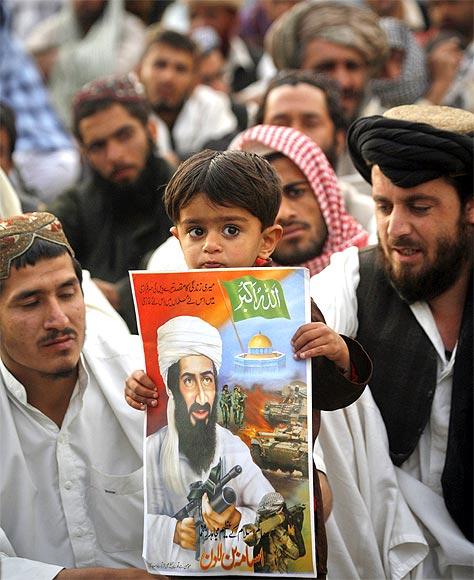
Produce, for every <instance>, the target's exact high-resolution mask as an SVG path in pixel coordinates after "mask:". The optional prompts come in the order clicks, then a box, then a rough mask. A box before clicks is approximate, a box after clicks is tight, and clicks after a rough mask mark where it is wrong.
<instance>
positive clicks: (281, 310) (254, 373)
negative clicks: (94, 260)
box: [131, 268, 316, 577]
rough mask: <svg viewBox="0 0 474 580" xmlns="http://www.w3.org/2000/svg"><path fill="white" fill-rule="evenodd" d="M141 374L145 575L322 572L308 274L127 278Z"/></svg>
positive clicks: (261, 271) (273, 271) (257, 271)
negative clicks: (145, 384) (146, 390)
mask: <svg viewBox="0 0 474 580" xmlns="http://www.w3.org/2000/svg"><path fill="white" fill-rule="evenodd" d="M131 279H132V287H133V291H134V299H135V307H136V312H137V319H138V321H139V329H140V335H141V338H142V341H143V346H144V351H145V360H146V371H147V374H148V375H149V376H150V377H151V379H152V380H153V381H154V383H155V384H156V385H157V387H158V393H159V400H158V406H157V407H156V408H152V407H149V408H148V410H147V417H146V423H145V443H144V458H145V460H144V461H145V469H144V473H145V523H144V529H145V537H144V550H143V555H144V558H145V561H146V563H147V569H148V571H149V572H151V573H156V574H158V573H162V574H166V575H186V576H190V575H217V576H231V575H258V576H269V575H271V576H278V575H281V576H285V577H288V576H295V577H296V576H300V577H304V576H309V577H315V575H316V571H315V570H316V565H315V562H316V560H315V545H316V543H315V539H314V533H315V531H314V510H313V506H314V501H313V485H312V477H313V474H312V445H311V441H312V437H311V408H312V403H311V364H310V362H308V361H296V360H295V359H294V358H293V353H292V349H291V344H290V340H291V337H292V336H293V334H294V333H295V331H296V330H297V329H298V328H299V327H300V326H301V325H302V324H304V323H306V322H309V321H310V302H309V292H308V272H307V270H306V269H304V268H252V269H216V270H191V271H188V272H178V273H173V272H166V273H149V272H132V273H131Z"/></svg>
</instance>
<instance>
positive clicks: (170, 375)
mask: <svg viewBox="0 0 474 580" xmlns="http://www.w3.org/2000/svg"><path fill="white" fill-rule="evenodd" d="M221 358H222V340H221V337H220V335H219V331H218V330H217V329H216V328H215V327H214V326H212V325H210V324H209V323H208V322H205V321H204V320H202V319H200V318H198V317H195V316H178V317H175V318H172V319H170V320H169V321H168V322H166V323H165V324H163V325H162V326H160V327H159V328H158V362H159V367H160V373H161V375H162V377H163V381H164V383H165V385H166V388H167V393H168V397H169V398H168V409H167V417H168V424H167V426H165V427H163V428H161V429H160V430H159V431H157V432H155V433H153V434H152V435H150V436H149V437H148V438H147V441H146V449H147V451H146V453H147V464H146V465H147V467H146V469H147V515H146V526H147V534H148V541H147V545H148V553H147V554H146V555H145V557H146V559H147V561H149V562H154V561H156V559H157V558H158V557H159V558H160V560H162V561H164V562H166V561H170V562H176V561H179V562H181V563H189V564H193V565H195V560H194V557H195V547H196V542H197V541H199V538H197V537H196V530H195V522H194V519H193V518H192V517H186V518H184V519H183V520H178V519H176V517H175V515H176V514H177V513H178V512H179V511H180V510H181V509H182V508H183V506H185V505H186V504H187V502H188V499H187V494H188V493H189V491H190V486H191V484H192V483H194V482H196V481H199V480H201V481H205V480H206V479H207V478H208V477H209V472H210V470H211V469H212V468H213V467H215V466H216V465H217V464H218V463H219V460H220V461H221V469H222V475H224V474H226V473H227V472H229V471H230V470H231V469H232V468H234V467H235V466H237V465H239V466H240V467H241V468H242V471H241V473H240V475H238V476H237V477H236V478H235V479H233V480H232V481H230V482H229V484H228V485H229V486H230V487H232V488H233V490H234V491H235V503H234V504H231V505H229V506H228V507H227V509H226V510H225V511H223V512H222V513H217V512H215V511H213V510H212V508H211V507H210V505H209V502H206V499H204V500H203V519H204V522H205V524H206V526H207V528H208V529H209V530H211V531H216V530H219V531H222V530H224V529H233V530H236V529H237V528H239V529H240V528H241V527H242V526H243V525H244V524H246V523H251V522H252V521H254V520H253V519H252V518H255V514H256V510H257V506H258V503H259V501H260V499H261V498H262V496H263V495H265V493H268V492H269V491H273V488H272V486H271V485H270V483H269V482H268V481H267V479H266V478H265V477H264V475H263V473H262V471H261V470H260V468H259V467H257V466H256V465H255V463H254V462H253V461H252V458H251V456H250V452H249V449H248V447H247V446H246V445H245V444H244V443H243V442H242V441H241V439H240V438H239V437H237V436H235V435H233V434H232V433H231V432H230V431H229V430H227V429H225V428H224V427H221V426H220V425H218V424H217V422H216V419H217V404H218V397H217V373H218V371H219V368H220V365H221ZM236 536H237V540H235V541H234V540H232V539H229V538H226V539H224V545H227V544H228V543H229V544H232V542H234V545H237V544H236V543H235V542H238V541H239V540H238V536H239V534H236ZM201 541H202V540H201ZM240 546H241V547H242V546H243V544H242V543H240Z"/></svg>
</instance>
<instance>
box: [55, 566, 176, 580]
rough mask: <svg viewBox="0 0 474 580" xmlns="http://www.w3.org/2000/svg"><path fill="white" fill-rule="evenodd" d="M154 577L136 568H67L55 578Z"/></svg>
mask: <svg viewBox="0 0 474 580" xmlns="http://www.w3.org/2000/svg"><path fill="white" fill-rule="evenodd" d="M156 577H157V575H156V574H153V575H152V574H148V572H147V571H146V570H140V569H138V568H74V569H72V568H69V569H64V570H61V572H59V574H58V575H57V576H56V578H57V579H58V580H151V578H156ZM158 577H159V578H168V576H161V575H159V576H158Z"/></svg>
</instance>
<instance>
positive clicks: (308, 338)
mask: <svg viewBox="0 0 474 580" xmlns="http://www.w3.org/2000/svg"><path fill="white" fill-rule="evenodd" d="M291 345H292V346H293V351H294V353H295V354H294V357H295V358H296V359H307V358H309V357H313V356H325V357H326V358H328V359H329V360H332V361H333V362H334V363H335V365H336V366H337V367H339V368H340V369H341V370H343V371H344V372H349V371H350V366H351V359H350V355H349V349H348V348H347V344H346V343H345V341H344V339H343V338H342V337H341V336H340V335H339V334H338V333H337V332H335V331H334V330H332V329H331V328H329V326H327V325H326V324H324V322H310V323H308V324H303V326H300V327H299V328H298V330H297V331H296V332H295V334H294V336H293V338H292V339H291Z"/></svg>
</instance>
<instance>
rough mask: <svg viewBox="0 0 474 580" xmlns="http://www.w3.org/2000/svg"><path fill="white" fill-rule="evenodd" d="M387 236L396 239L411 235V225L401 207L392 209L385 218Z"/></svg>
mask: <svg viewBox="0 0 474 580" xmlns="http://www.w3.org/2000/svg"><path fill="white" fill-rule="evenodd" d="M387 220H388V225H387V234H388V235H389V237H390V238H392V239H396V238H399V237H401V236H407V235H409V234H410V233H411V229H412V228H411V223H410V220H409V216H408V215H407V212H406V211H405V210H404V209H403V208H401V207H396V206H395V207H394V208H393V209H392V211H391V213H390V215H389V216H388V218H387Z"/></svg>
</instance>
